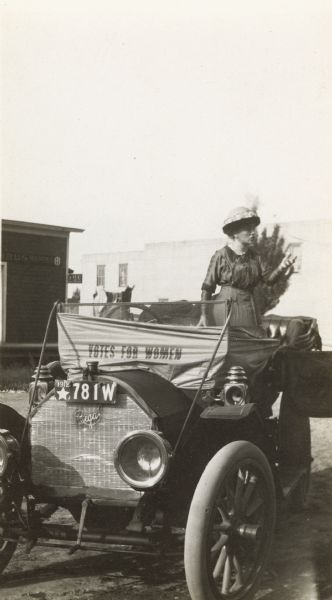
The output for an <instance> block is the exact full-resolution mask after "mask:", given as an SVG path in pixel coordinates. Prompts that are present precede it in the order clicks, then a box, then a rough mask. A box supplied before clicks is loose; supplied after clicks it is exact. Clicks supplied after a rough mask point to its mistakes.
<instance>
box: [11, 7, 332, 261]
mask: <svg viewBox="0 0 332 600" xmlns="http://www.w3.org/2000/svg"><path fill="white" fill-rule="evenodd" d="M0 7H1V12H0V16H1V39H2V41H1V44H2V46H1V138H0V139H1V155H2V159H1V164H2V168H1V171H2V174H1V215H2V217H3V218H6V219H17V220H24V221H31V222H36V223H47V224H53V225H62V226H65V227H79V228H82V229H84V230H85V231H84V233H81V234H78V233H76V234H72V235H71V240H70V261H69V264H70V266H71V268H74V269H75V271H76V272H80V258H81V256H82V254H87V253H97V252H109V251H115V250H135V249H142V248H143V246H144V244H145V243H148V242H158V241H170V240H186V239H198V238H217V237H218V236H219V235H220V234H221V226H222V222H223V219H224V218H225V216H226V215H227V213H228V212H229V211H230V210H231V209H232V208H234V207H235V206H238V205H243V204H250V203H251V202H253V201H254V202H256V200H257V199H258V202H259V213H260V215H261V218H262V221H263V222H283V221H289V220H301V219H325V218H329V219H331V218H332V203H331V200H330V197H331V191H332V169H331V155H332V152H331V151H332V43H331V39H332V3H331V2H330V0H321V1H320V0H292V1H291V2H290V1H289V0H287V1H284V0H269V1H268V2H266V0H251V1H250V2H248V0H241V1H239V0H238V1H237V0H234V1H230V0H229V1H226V0H216V1H214V0H213V1H212V0H211V1H209V0H205V1H195V0H191V1H189V0H168V1H167V2H166V0H165V1H162V0H154V1H152V0H151V1H150V0H140V1H139V2H138V1H137V0H121V1H120V0H118V1H117V2H115V1H114V0H107V1H106V0H105V1H104V0H99V1H98V0H94V1H90V0H76V1H74V0H66V1H64V0H57V2H54V0H8V1H5V0H0Z"/></svg>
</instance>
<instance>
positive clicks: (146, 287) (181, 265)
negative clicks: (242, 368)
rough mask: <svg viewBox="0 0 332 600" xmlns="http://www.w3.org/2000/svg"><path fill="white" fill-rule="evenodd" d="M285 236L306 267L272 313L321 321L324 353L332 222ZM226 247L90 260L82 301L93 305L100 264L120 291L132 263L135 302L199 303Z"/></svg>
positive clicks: (153, 249) (286, 230)
mask: <svg viewBox="0 0 332 600" xmlns="http://www.w3.org/2000/svg"><path fill="white" fill-rule="evenodd" d="M272 227H273V225H269V226H268V227H267V229H268V232H270V231H271V229H272ZM281 232H282V234H283V236H284V238H285V241H286V244H288V243H290V244H291V243H301V252H302V265H301V271H300V272H299V273H294V274H293V275H292V278H291V282H290V286H289V288H288V290H287V292H286V293H285V294H284V295H283V296H282V298H281V300H280V302H279V304H278V305H277V307H276V308H275V309H274V310H273V312H274V313H276V314H281V315H301V314H302V315H308V316H312V317H316V318H317V319H318V323H319V327H320V331H321V333H322V337H323V341H324V343H325V348H326V349H328V348H329V347H331V349H332V315H331V307H330V305H331V300H330V299H331V298H332V221H331V220H329V221H299V222H291V223H283V224H281ZM224 243H225V238H219V239H208V240H187V241H180V242H160V243H153V244H146V245H145V246H144V249H143V250H141V251H128V252H114V253H109V254H93V255H92V254H91V255H85V256H84V257H83V265H82V266H83V269H82V271H83V285H82V300H81V301H82V302H91V301H92V294H93V293H94V291H95V289H96V265H97V264H105V265H106V282H105V289H106V290H107V291H114V290H117V289H118V271H119V264H120V263H128V284H129V285H135V288H134V291H133V295H132V300H133V301H134V302H135V301H136V302H139V301H146V302H147V301H151V302H152V301H157V300H159V299H160V298H167V299H168V300H198V299H199V298H200V289H201V284H202V281H203V278H204V276H205V273H206V269H207V266H208V263H209V260H210V258H211V256H212V254H213V253H214V251H215V250H216V249H217V248H220V247H221V246H223V245H224Z"/></svg>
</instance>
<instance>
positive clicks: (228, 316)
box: [173, 300, 233, 454]
mask: <svg viewBox="0 0 332 600" xmlns="http://www.w3.org/2000/svg"><path fill="white" fill-rule="evenodd" d="M228 306H229V310H228V315H227V319H226V321H225V324H224V326H223V328H222V330H221V332H220V336H219V338H218V341H217V343H216V347H215V349H214V351H213V353H212V356H211V358H210V361H209V364H208V366H207V367H206V369H205V372H204V374H203V377H202V380H201V383H200V385H199V388H198V389H197V392H196V394H195V396H194V399H193V401H192V404H191V407H190V409H189V411H188V414H187V416H186V419H185V421H184V423H183V425H182V429H181V431H180V433H179V437H178V439H177V441H176V444H175V446H174V452H173V454H175V453H176V451H177V449H178V447H179V445H180V441H181V439H182V437H183V434H184V432H185V429H186V427H187V423H188V421H189V419H190V417H191V414H192V411H193V410H194V406H195V404H196V402H197V398H198V396H199V395H200V393H201V391H202V388H203V385H204V382H205V380H206V378H207V375H208V372H209V371H210V369H211V366H212V363H213V361H214V359H215V356H216V354H217V352H218V350H219V346H220V344H221V342H222V340H223V337H224V335H225V332H226V329H227V326H228V323H229V320H230V318H231V314H232V308H233V305H232V300H231V301H230V302H229V304H228Z"/></svg>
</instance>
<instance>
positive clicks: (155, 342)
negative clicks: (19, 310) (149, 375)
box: [58, 313, 228, 388]
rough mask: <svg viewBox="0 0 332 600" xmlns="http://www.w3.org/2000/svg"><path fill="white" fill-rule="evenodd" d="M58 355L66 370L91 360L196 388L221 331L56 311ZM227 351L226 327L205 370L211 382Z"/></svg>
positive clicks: (208, 382) (82, 366) (83, 365)
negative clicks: (210, 362)
mask: <svg viewBox="0 0 332 600" xmlns="http://www.w3.org/2000/svg"><path fill="white" fill-rule="evenodd" d="M58 334H59V354H60V359H61V364H62V366H63V368H64V369H65V370H69V369H71V368H74V367H81V368H84V367H86V364H87V362H89V361H92V360H96V361H98V362H99V365H100V367H101V368H102V369H103V370H105V371H110V370H118V369H123V368H126V369H128V368H131V369H137V368H146V369H149V370H150V371H153V372H155V373H158V374H160V375H161V376H162V377H165V378H166V379H168V380H169V381H172V383H174V385H176V386H178V387H185V388H196V387H198V386H199V384H200V381H201V378H202V376H203V374H204V371H205V369H206V367H207V364H208V362H209V361H210V359H211V356H212V352H213V350H214V348H215V346H216V344H217V341H218V339H219V336H220V329H219V328H218V327H213V328H212V327H210V328H198V327H181V326H174V325H158V324H155V323H139V322H130V321H120V320H116V319H103V318H98V317H86V316H81V315H75V314H66V313H58ZM227 350H228V332H227V331H226V333H225V337H224V339H223V341H222V343H221V344H220V347H219V349H218V352H217V355H216V357H215V360H214V362H213V365H212V366H211V369H210V371H209V374H208V377H207V380H206V386H208V387H211V385H213V383H214V378H215V375H216V373H217V372H218V371H219V370H220V368H221V366H222V365H223V362H224V360H225V357H226V355H227Z"/></svg>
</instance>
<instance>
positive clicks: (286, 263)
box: [278, 252, 296, 272]
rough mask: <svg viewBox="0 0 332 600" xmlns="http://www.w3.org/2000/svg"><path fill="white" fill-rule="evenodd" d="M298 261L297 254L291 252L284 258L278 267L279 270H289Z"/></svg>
mask: <svg viewBox="0 0 332 600" xmlns="http://www.w3.org/2000/svg"><path fill="white" fill-rule="evenodd" d="M295 261H296V256H294V257H293V256H292V255H291V254H290V253H289V252H288V253H287V254H286V256H284V258H283V259H282V261H281V263H280V265H279V267H278V269H279V271H283V272H285V271H287V270H288V269H289V268H290V267H291V266H292V265H293V264H294V263H295Z"/></svg>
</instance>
